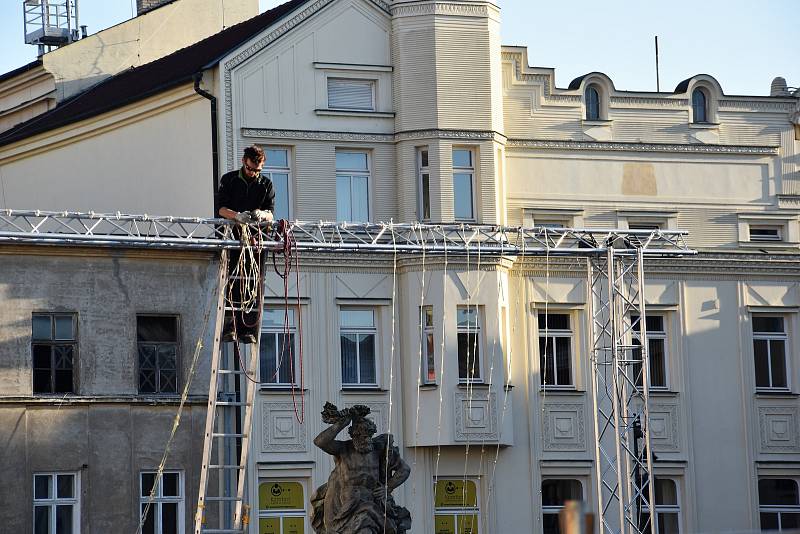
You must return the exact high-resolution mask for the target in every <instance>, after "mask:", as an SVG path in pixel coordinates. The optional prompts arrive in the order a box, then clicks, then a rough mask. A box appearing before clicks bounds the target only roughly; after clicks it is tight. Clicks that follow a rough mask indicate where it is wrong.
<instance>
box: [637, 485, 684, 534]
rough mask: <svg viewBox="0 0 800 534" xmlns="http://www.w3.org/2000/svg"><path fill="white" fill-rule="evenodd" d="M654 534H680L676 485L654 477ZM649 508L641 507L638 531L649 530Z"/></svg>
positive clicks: (679, 511)
mask: <svg viewBox="0 0 800 534" xmlns="http://www.w3.org/2000/svg"><path fill="white" fill-rule="evenodd" d="M653 489H654V491H655V499H656V509H655V516H656V517H655V520H656V534H680V531H681V529H680V513H681V508H680V504H679V501H678V485H677V484H676V483H675V481H674V480H672V479H669V478H661V477H655V487H654V488H653ZM649 521H650V508H649V507H647V506H646V505H645V506H643V507H642V515H641V516H640V517H639V529H640V530H649V524H648V523H649Z"/></svg>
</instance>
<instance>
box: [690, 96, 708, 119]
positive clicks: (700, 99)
mask: <svg viewBox="0 0 800 534" xmlns="http://www.w3.org/2000/svg"><path fill="white" fill-rule="evenodd" d="M707 101H708V99H707V98H706V93H705V91H703V90H702V89H695V90H694V91H692V117H693V122H699V123H703V122H708V105H707Z"/></svg>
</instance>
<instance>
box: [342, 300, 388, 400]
mask: <svg viewBox="0 0 800 534" xmlns="http://www.w3.org/2000/svg"><path fill="white" fill-rule="evenodd" d="M345 311H369V312H371V313H372V327H367V326H357V327H353V326H344V325H343V324H342V313H343V312H345ZM378 324H379V316H378V310H377V308H375V307H370V306H350V305H346V306H345V305H343V306H340V307H339V362H340V365H341V379H342V388H343V389H354V388H356V389H357V388H369V389H378V388H379V387H380V378H381V368H380V357H379V354H378V350H379V347H380V343H379V339H378V337H379V336H378V330H379V329H378ZM343 334H356V335H358V336H360V335H365V336H366V335H372V336H373V337H372V352H373V359H374V361H373V366H374V368H375V381H374V382H361V354H360V351H361V347H360V344H359V342H356V379H357V380H358V381H357V382H345V380H344V378H345V377H344V353H343V352H342V335H343ZM357 339H358V338H357Z"/></svg>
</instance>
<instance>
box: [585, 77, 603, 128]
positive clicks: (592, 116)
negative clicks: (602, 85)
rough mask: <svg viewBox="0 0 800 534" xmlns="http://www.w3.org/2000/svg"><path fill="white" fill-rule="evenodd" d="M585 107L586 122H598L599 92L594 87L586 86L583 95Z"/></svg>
mask: <svg viewBox="0 0 800 534" xmlns="http://www.w3.org/2000/svg"><path fill="white" fill-rule="evenodd" d="M584 98H585V102H584V104H585V105H586V120H587V121H597V120H600V92H599V91H598V90H597V87H596V86H594V85H587V86H586V91H585V94H584Z"/></svg>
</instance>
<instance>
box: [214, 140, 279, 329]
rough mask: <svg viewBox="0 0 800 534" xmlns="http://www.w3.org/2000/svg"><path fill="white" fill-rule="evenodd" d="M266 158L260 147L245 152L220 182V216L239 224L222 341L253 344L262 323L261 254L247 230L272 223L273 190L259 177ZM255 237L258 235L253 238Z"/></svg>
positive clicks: (218, 197) (265, 180)
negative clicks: (228, 312)
mask: <svg viewBox="0 0 800 534" xmlns="http://www.w3.org/2000/svg"><path fill="white" fill-rule="evenodd" d="M265 160H266V156H265V154H264V150H263V149H261V147H259V146H255V145H253V146H249V147H247V148H245V149H244V155H243V156H242V167H241V168H240V169H238V170H235V171H231V172H229V173H227V174H224V175H223V176H222V178H221V179H220V186H219V192H218V194H217V205H218V206H219V215H220V216H222V217H224V218H226V219H229V220H232V221H236V222H238V223H239V224H240V225H241V226H237V227H236V228H234V230H233V233H234V237H236V238H237V239H239V240H240V241H241V242H242V249H241V250H235V251H231V252H230V257H229V259H228V276H229V283H228V287H227V288H226V291H227V296H226V297H227V299H226V300H227V301H228V302H229V305H231V307H232V308H234V309H233V314H232V315H227V316H226V318H225V327H224V329H223V332H222V339H223V341H239V342H241V343H255V342H256V339H257V338H256V336H258V333H259V329H260V322H261V321H260V319H261V313H260V312H261V276H262V274H261V271H262V269H261V266H262V265H263V261H262V254H261V250H260V249H258V248H256V249H255V250H254V249H252V248H251V246H252V245H253V244H254V243H252V242H251V237H250V235H251V234H250V230H249V226H248V225H251V224H258V223H262V222H271V221H272V220H273V215H272V211H273V210H274V209H275V189H274V188H273V186H272V181H271V180H270V179H269V178H267V177H266V176H264V175H262V174H261V169H262V168H263V167H264V162H265ZM255 235H256V236H258V233H256V234H255Z"/></svg>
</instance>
